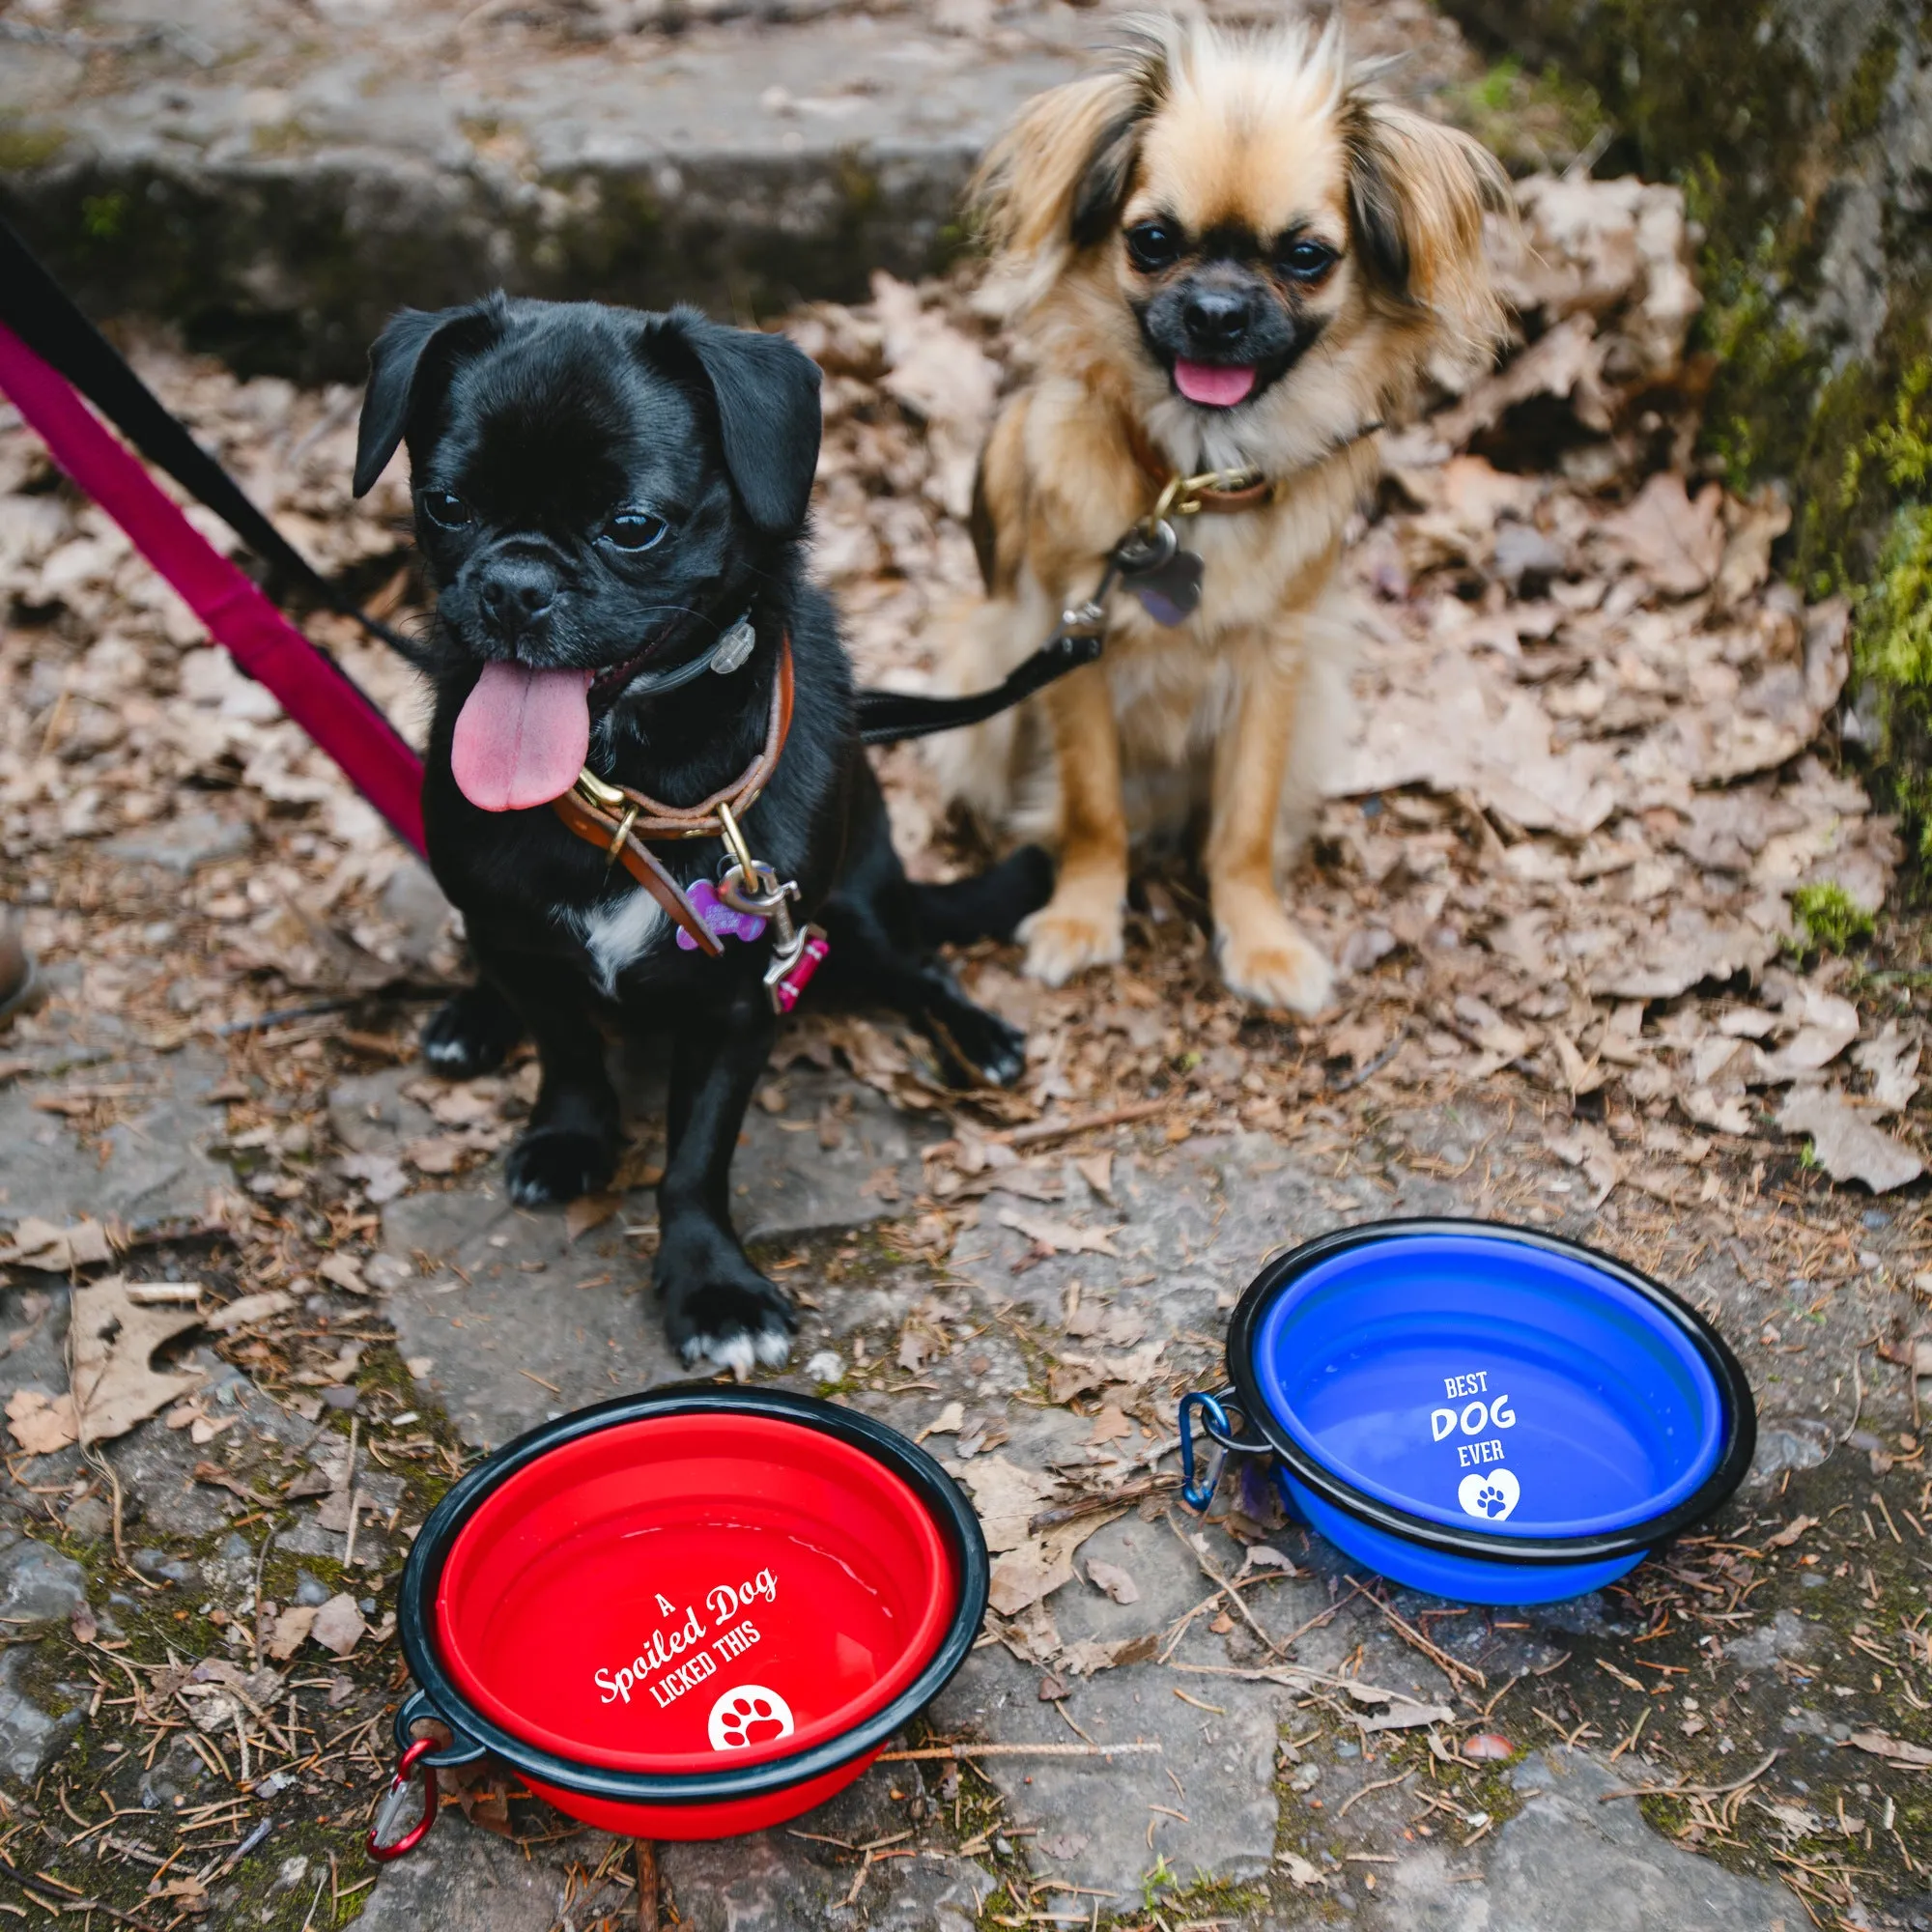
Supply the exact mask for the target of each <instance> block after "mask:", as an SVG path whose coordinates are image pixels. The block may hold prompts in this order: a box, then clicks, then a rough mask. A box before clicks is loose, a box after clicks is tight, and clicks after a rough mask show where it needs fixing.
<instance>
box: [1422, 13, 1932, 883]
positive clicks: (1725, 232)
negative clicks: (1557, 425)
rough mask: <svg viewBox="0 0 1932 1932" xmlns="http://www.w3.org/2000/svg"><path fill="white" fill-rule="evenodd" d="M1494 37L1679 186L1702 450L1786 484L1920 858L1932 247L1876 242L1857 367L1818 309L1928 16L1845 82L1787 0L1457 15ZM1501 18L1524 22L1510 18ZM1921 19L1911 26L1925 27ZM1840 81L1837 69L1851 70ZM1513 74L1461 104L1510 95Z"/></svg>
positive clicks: (1931, 706) (1905, 240) (1756, 477)
mask: <svg viewBox="0 0 1932 1932" xmlns="http://www.w3.org/2000/svg"><path fill="white" fill-rule="evenodd" d="M1448 5H1449V11H1450V12H1451V13H1454V14H1458V16H1459V17H1462V18H1464V19H1471V18H1473V19H1474V20H1475V22H1476V23H1477V24H1479V25H1480V26H1482V27H1484V28H1486V29H1488V30H1489V31H1492V32H1500V31H1505V30H1509V31H1511V32H1512V39H1513V42H1514V43H1520V42H1521V41H1522V40H1523V39H1524V38H1525V36H1524V35H1523V34H1521V33H1519V32H1515V31H1514V30H1515V29H1516V27H1517V26H1518V25H1519V24H1524V25H1527V26H1528V27H1529V28H1530V33H1531V35H1532V36H1533V37H1534V39H1535V41H1536V42H1538V43H1541V44H1542V45H1544V46H1549V47H1555V48H1559V49H1561V50H1562V52H1563V56H1564V60H1565V63H1566V71H1568V72H1569V74H1570V75H1571V76H1572V81H1573V84H1580V85H1584V86H1588V87H1591V88H1594V89H1596V90H1597V92H1598V94H1599V96H1600V97H1601V99H1602V103H1603V106H1604V108H1605V111H1606V113H1607V115H1608V116H1609V118H1610V120H1611V121H1612V122H1613V123H1614V124H1615V126H1616V127H1617V128H1618V129H1619V139H1618V142H1617V144H1616V145H1615V147H1614V148H1613V150H1612V151H1611V153H1610V154H1609V155H1608V156H1606V159H1605V171H1606V172H1608V171H1614V172H1623V171H1625V170H1631V171H1634V172H1636V173H1639V174H1642V175H1644V176H1646V177H1648V178H1650V179H1653V180H1674V181H1676V182H1678V183H1680V184H1681V185H1682V186H1683V188H1684V190H1685V195H1686V201H1687V204H1688V207H1689V211H1690V215H1691V217H1692V219H1693V220H1694V221H1695V222H1696V223H1697V224H1698V227H1699V229H1700V230H1701V231H1702V241H1701V244H1700V260H1699V264H1698V269H1699V282H1700V285H1701V287H1702V289H1703V291H1704V295H1705V308H1704V311H1703V314H1702V316H1701V317H1700V319H1699V322H1698V325H1697V328H1696V330H1695V332H1694V334H1693V336H1692V341H1691V349H1692V352H1693V355H1694V354H1696V353H1700V352H1701V353H1702V354H1704V355H1708V356H1709V358H1710V364H1709V366H1710V368H1711V370H1712V378H1711V387H1710V390H1709V394H1708V397H1707V400H1706V407H1705V414H1704V440H1703V454H1704V456H1705V457H1706V459H1707V460H1708V461H1710V462H1711V463H1712V465H1713V466H1714V467H1715V468H1717V469H1720V470H1721V472H1722V474H1723V476H1724V478H1725V481H1726V482H1727V483H1728V484H1729V485H1730V487H1731V488H1732V489H1734V490H1736V491H1738V492H1739V493H1740V494H1746V495H1747V494H1749V493H1750V492H1751V491H1752V490H1753V489H1755V488H1756V487H1757V486H1758V485H1760V484H1762V483H1764V482H1766V481H1768V480H1770V479H1773V478H1776V479H1778V480H1780V481H1781V482H1783V483H1784V484H1786V485H1787V486H1788V487H1789V490H1790V493H1791V497H1792V500H1793V503H1794V506H1795V509H1796V517H1795V522H1794V527H1793V531H1792V537H1791V539H1790V542H1789V545H1788V547H1787V550H1786V552H1785V554H1784V555H1783V557H1782V559H1781V561H1782V563H1783V565H1784V567H1785V568H1786V569H1788V571H1789V572H1790V574H1791V576H1792V577H1793V579H1794V580H1795V581H1796V582H1798V583H1800V584H1801V585H1802V586H1803V588H1804V591H1805V592H1806V594H1807V595H1810V596H1813V597H1817V596H1824V595H1827V594H1830V593H1832V592H1834V591H1843V592H1846V593H1849V594H1850V595H1851V596H1852V597H1853V598H1854V599H1855V601H1856V604H1857V606H1858V610H1859V621H1858V633H1857V646H1856V665H1857V670H1858V674H1859V676H1860V678H1861V680H1862V681H1863V685H1864V689H1865V692H1866V694H1867V696H1866V698H1865V700H1864V702H1865V708H1866V709H1867V711H1868V712H1871V713H1873V714H1875V715H1876V717H1877V720H1878V725H1879V730H1878V742H1877V743H1876V744H1875V745H1873V746H1872V747H1871V748H1870V751H1871V754H1872V767H1873V769H1872V780H1873V783H1874V788H1875V790H1876V791H1877V792H1878V794H1879V796H1880V799H1881V801H1882V803H1883V804H1884V805H1885V806H1886V807H1888V808H1889V810H1894V811H1896V812H1897V813H1898V814H1899V815H1900V817H1901V818H1902V820H1903V821H1904V822H1905V825H1906V828H1907V832H1908V836H1909V838H1911V840H1912V843H1913V845H1914V847H1915V849H1916V850H1917V852H1918V855H1919V856H1920V857H1921V858H1922V859H1924V860H1926V861H1932V673H1928V658H1932V597H1928V585H1932V507H1928V506H1932V251H1927V250H1924V249H1922V248H1918V246H1917V244H1916V243H1914V242H1913V241H1911V240H1910V238H1909V237H1907V236H1905V235H1904V234H1903V233H1902V232H1899V233H1895V234H1891V235H1889V237H1888V241H1887V252H1888V265H1887V271H1886V272H1887V277H1888V282H1887V307H1886V312H1885V313H1884V315H1883V316H1882V317H1880V318H1879V321H1878V327H1877V328H1876V330H1875V331H1874V339H1873V340H1872V342H1871V345H1870V348H1869V350H1868V351H1867V352H1865V353H1863V354H1859V355H1846V354H1845V353H1844V345H1843V344H1842V343H1838V344H1826V343H1823V342H1822V341H1821V340H1820V338H1819V336H1818V335H1816V334H1814V333H1812V332H1810V330H1809V324H1808V321H1807V317H1808V315H1809V312H1810V311H1811V309H1812V308H1813V305H1814V302H1815V300H1816V298H1817V297H1818V296H1819V295H1821V294H1822V293H1824V291H1823V289H1822V286H1821V276H1822V273H1823V264H1824V261H1825V257H1826V245H1825V244H1826V241H1827V240H1828V238H1829V235H1830V233H1831V226H1832V222H1833V220H1834V219H1835V213H1836V210H1837V207H1838V205H1839V200H1840V197H1838V196H1837V195H1836V194H1835V193H1834V188H1835V186H1836V185H1837V184H1838V183H1839V182H1841V181H1842V180H1843V179H1845V178H1846V177H1847V176H1849V175H1851V174H1853V173H1855V172H1859V171H1861V170H1862V171H1863V172H1865V173H1867V174H1868V173H1869V158H1870V150H1871V146H1872V144H1873V143H1874V142H1875V141H1876V140H1878V139H1881V138H1883V131H1882V130H1883V126H1884V120H1885V112H1886V103H1887V100H1888V98H1889V94H1890V92H1891V90H1892V87H1893V85H1894V82H1895V80H1896V77H1897V74H1898V71H1899V63H1900V60H1901V58H1902V57H1903V56H1904V51H1905V48H1906V46H1907V45H1908V43H1909V41H1910V37H1913V36H1917V43H1918V44H1921V45H1922V44H1923V43H1924V41H1925V39H1926V36H1927V33H1928V31H1932V6H1925V7H1921V8H1919V9H1909V8H1906V7H1904V6H1903V5H1900V4H1896V0H1894V4H1892V5H1889V6H1888V7H1885V8H1883V9H1879V10H1875V11H1877V12H1879V13H1880V14H1882V15H1883V17H1881V18H1880V19H1879V20H1878V22H1877V23H1876V25H1875V26H1874V27H1873V28H1872V30H1871V31H1870V33H1869V34H1868V36H1867V38H1866V39H1865V41H1864V43H1863V44H1862V45H1861V46H1857V45H1854V46H1848V47H1846V49H1845V55H1846V61H1845V65H1844V66H1843V67H1839V68H1838V70H1837V71H1839V72H1842V73H1844V76H1845V77H1844V78H1843V79H1842V80H1841V81H1839V82H1837V83H1836V84H1835V85H1833V83H1831V82H1830V81H1828V80H1827V79H1826V78H1824V76H1823V74H1822V72H1821V68H1820V64H1819V63H1818V62H1817V61H1816V60H1815V59H1814V58H1813V57H1812V56H1811V55H1810V54H1809V53H1807V51H1806V49H1805V48H1804V46H1803V45H1802V44H1801V43H1800V40H1799V37H1798V34H1797V31H1796V29H1795V27H1794V25H1793V23H1794V21H1797V20H1798V19H1799V18H1800V16H1801V13H1802V10H1801V9H1799V8H1797V7H1795V6H1794V5H1792V4H1791V0H1732V4H1729V5H1725V6H1703V7H1698V8H1696V9H1686V8H1682V7H1676V6H1671V5H1669V4H1666V0H1520V4H1517V0H1511V4H1508V5H1506V4H1505V0H1448ZM1512 5H1514V6H1515V11H1514V12H1513V11H1511V7H1512ZM1915 14H1918V15H1920V16H1921V17H1917V18H1915V17H1914V15H1915ZM1847 69H1848V70H1849V71H1847ZM1514 74H1515V70H1514V69H1511V68H1510V67H1509V65H1508V64H1507V63H1503V64H1501V65H1499V66H1498V67H1497V68H1495V69H1492V71H1490V72H1489V73H1488V74H1486V75H1485V76H1484V78H1483V80H1482V81H1481V82H1479V83H1477V84H1476V86H1475V87H1474V89H1472V90H1471V98H1472V99H1474V100H1475V101H1476V102H1477V103H1478V104H1480V103H1483V102H1488V101H1493V100H1498V99H1502V98H1504V96H1505V94H1506V92H1507V89H1508V87H1509V85H1511V84H1512V83H1513V77H1514Z"/></svg>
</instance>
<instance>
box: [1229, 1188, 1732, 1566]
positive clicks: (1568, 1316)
mask: <svg viewBox="0 0 1932 1932" xmlns="http://www.w3.org/2000/svg"><path fill="white" fill-rule="evenodd" d="M1228 1368H1229V1375H1230V1378H1231V1380H1232V1381H1233V1382H1234V1384H1235V1387H1236V1392H1237V1395H1238V1399H1239V1406H1240V1408H1241V1410H1242V1413H1243V1414H1244V1415H1245V1416H1246V1417H1247V1418H1248V1422H1249V1425H1250V1426H1251V1427H1252V1428H1253V1429H1255V1430H1258V1431H1259V1432H1260V1433H1261V1434H1262V1435H1263V1436H1264V1438H1265V1440H1266V1442H1267V1444H1268V1446H1269V1448H1270V1449H1271V1450H1272V1451H1273V1452H1274V1456H1275V1459H1276V1462H1277V1465H1278V1472H1279V1476H1280V1479H1281V1482H1282V1487H1283V1490H1284V1493H1285V1494H1287V1495H1288V1496H1289V1497H1290V1498H1291V1499H1292V1501H1293V1507H1294V1509H1295V1510H1296V1511H1297V1513H1298V1514H1300V1515H1301V1516H1302V1517H1303V1518H1304V1519H1305V1520H1308V1521H1309V1522H1310V1523H1311V1524H1312V1525H1313V1526H1314V1527H1316V1528H1317V1529H1318V1530H1319V1531H1321V1534H1323V1535H1324V1536H1326V1537H1328V1539H1329V1540H1330V1541H1331V1542H1333V1543H1335V1544H1336V1545H1337V1546H1338V1547H1339V1548H1343V1549H1345V1550H1347V1551H1348V1552H1349V1553H1350V1555H1353V1556H1355V1557H1357V1558H1358V1559H1359V1560H1360V1561H1362V1562H1364V1563H1368V1564H1371V1565H1373V1566H1374V1567H1375V1568H1376V1569H1378V1571H1380V1572H1381V1573H1382V1574H1383V1575H1385V1576H1387V1577H1391V1578H1393V1579H1394V1580H1396V1581H1398V1582H1405V1583H1408V1584H1411V1585H1413V1586H1414V1587H1416V1588H1419V1589H1426V1590H1429V1591H1432V1592H1434V1593H1435V1594H1437V1595H1442V1596H1447V1597H1452V1598H1458V1599H1461V1600H1463V1601H1466V1602H1472V1603H1492V1604H1530V1603H1547V1602H1551V1601H1554V1600H1556V1599H1558V1598H1561V1597H1565V1596H1574V1595H1577V1594H1581V1593H1582V1592H1585V1591H1588V1590H1591V1589H1596V1588H1601V1587H1602V1586H1603V1584H1605V1582H1609V1581H1612V1580H1614V1578H1615V1577H1619V1576H1622V1575H1624V1574H1625V1573H1626V1572H1627V1571H1629V1570H1630V1569H1631V1568H1633V1567H1634V1564H1635V1563H1636V1562H1637V1561H1639V1560H1640V1559H1641V1557H1642V1556H1643V1555H1644V1553H1645V1552H1646V1551H1648V1550H1649V1549H1650V1548H1653V1547H1655V1545H1656V1544H1658V1543H1659V1542H1661V1541H1663V1540H1665V1539H1667V1538H1668V1537H1670V1536H1672V1535H1674V1534H1676V1533H1677V1532H1678V1531H1679V1530H1681V1529H1683V1528H1685V1527H1687V1526H1689V1525H1690V1523H1692V1522H1694V1521H1697V1520H1701V1519H1702V1518H1703V1517H1705V1516H1707V1515H1709V1514H1710V1512H1711V1511H1712V1510H1714V1509H1715V1508H1717V1506H1718V1505H1719V1503H1721V1502H1722V1501H1723V1500H1724V1499H1725V1498H1726V1497H1727V1496H1728V1495H1729V1494H1730V1493H1731V1492H1732V1491H1733V1490H1734V1489H1735V1488H1736V1487H1737V1485H1738V1483H1739V1482H1740V1481H1741V1480H1742V1479H1743V1476H1744V1473H1745V1471H1746V1470H1747V1468H1748V1467H1749V1464H1750V1458H1751V1452H1752V1450H1753V1448H1754V1446H1755V1442H1756V1414H1755V1408H1754V1406H1753V1404H1752V1401H1751V1396H1750V1390H1749V1386H1748V1384H1747V1381H1746V1379H1745V1377H1744V1374H1743V1371H1742V1370H1741V1369H1740V1368H1739V1366H1738V1363H1737V1360H1736V1358H1735V1357H1734V1356H1733V1355H1732V1354H1731V1352H1730V1350H1728V1349H1727V1348H1726V1347H1725V1346H1724V1344H1723V1342H1722V1340H1721V1339H1720V1338H1719V1336H1718V1335H1717V1333H1716V1332H1715V1330H1713V1329H1712V1328H1711V1327H1710V1325H1709V1323H1707V1322H1706V1321H1704V1320H1703V1319H1702V1318H1701V1317H1700V1316H1699V1315H1697V1313H1696V1312H1695V1311H1694V1310H1692V1309H1690V1308H1688V1307H1687V1306H1685V1304H1684V1303H1683V1302H1681V1301H1679V1300H1678V1298H1677V1297H1676V1296H1674V1295H1672V1294H1671V1293H1669V1292H1668V1291H1667V1290H1665V1289H1663V1288H1662V1287H1660V1286H1659V1285H1658V1284H1657V1283H1655V1282H1653V1281H1650V1280H1649V1279H1648V1278H1647V1277H1645V1276H1643V1275H1641V1274H1638V1273H1637V1272H1636V1271H1635V1270H1634V1269H1632V1268H1628V1267H1625V1266H1624V1265H1623V1264H1621V1263H1618V1262H1616V1261H1614V1260H1612V1259H1611V1258H1609V1257H1607V1256H1605V1255H1600V1254H1597V1253H1596V1252H1594V1251H1593V1250H1590V1249H1588V1248H1583V1247H1580V1246H1578V1245H1577V1244H1576V1243H1573V1242H1568V1241H1564V1240H1561V1239H1558V1238H1556V1237H1554V1236H1546V1235H1543V1234H1540V1233H1538V1232H1536V1231H1533V1230H1527V1229H1517V1228H1510V1227H1506V1226H1502V1225H1499V1224H1494V1223H1488V1222H1475V1221H1449V1220H1433V1221H1391V1222H1380V1223H1370V1224H1367V1225H1364V1226H1360V1227H1356V1228H1351V1229H1347V1230H1343V1231H1341V1232H1338V1233H1337V1234H1334V1235H1328V1236H1322V1237H1321V1238H1320V1239H1318V1240H1315V1241H1311V1242H1308V1243H1306V1244H1304V1245H1303V1246H1302V1247H1299V1248H1297V1249H1295V1250H1294V1251H1293V1253H1292V1254H1289V1255H1287V1256H1285V1257H1283V1258H1282V1259H1281V1260H1280V1261H1278V1262H1276V1263H1274V1264H1271V1265H1270V1266H1269V1267H1267V1268H1265V1269H1264V1270H1263V1272H1262V1274H1261V1275H1260V1276H1258V1277H1257V1279H1256V1280H1255V1282H1254V1283H1253V1284H1252V1285H1251V1286H1250V1288H1249V1289H1248V1291H1247V1293H1246V1294H1245V1295H1243V1297H1242V1299H1241V1302H1240V1304H1239V1306H1238V1307H1237V1308H1236V1314H1235V1318H1234V1321H1233V1322H1232V1323H1231V1326H1230V1332H1229V1342H1228Z"/></svg>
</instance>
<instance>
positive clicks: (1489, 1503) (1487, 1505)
mask: <svg viewBox="0 0 1932 1932" xmlns="http://www.w3.org/2000/svg"><path fill="white" fill-rule="evenodd" d="M1476 1506H1477V1508H1479V1509H1480V1510H1481V1511H1482V1513H1483V1514H1484V1515H1485V1516H1500V1515H1501V1514H1502V1513H1503V1511H1504V1510H1506V1509H1508V1508H1509V1498H1508V1497H1507V1496H1506V1495H1504V1494H1503V1492H1501V1491H1500V1490H1499V1489H1497V1488H1496V1486H1495V1485H1494V1484H1493V1483H1485V1484H1484V1485H1483V1487H1482V1488H1481V1489H1480V1490H1478V1491H1477V1492H1476Z"/></svg>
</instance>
